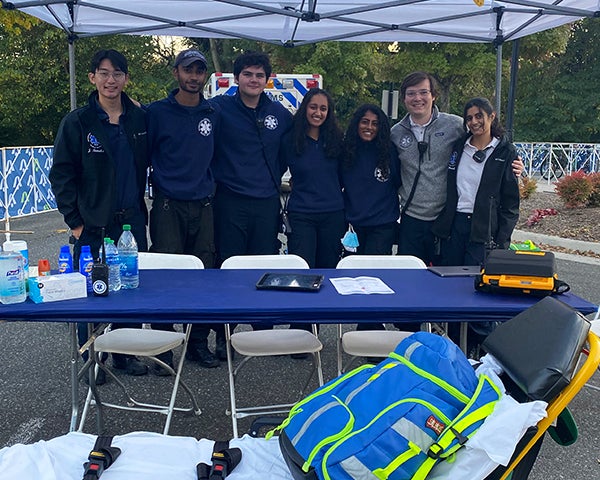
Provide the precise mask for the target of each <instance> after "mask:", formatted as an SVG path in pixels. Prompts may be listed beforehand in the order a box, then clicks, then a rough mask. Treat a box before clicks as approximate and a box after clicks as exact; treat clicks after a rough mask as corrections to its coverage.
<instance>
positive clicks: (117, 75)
mask: <svg viewBox="0 0 600 480" xmlns="http://www.w3.org/2000/svg"><path fill="white" fill-rule="evenodd" d="M96 75H97V76H98V77H99V78H100V79H101V80H108V79H109V78H110V77H112V78H114V79H115V82H121V81H123V80H124V79H125V75H126V73H124V72H121V71H119V70H116V71H114V72H109V71H108V70H96Z"/></svg>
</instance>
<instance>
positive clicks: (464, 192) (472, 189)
mask: <svg viewBox="0 0 600 480" xmlns="http://www.w3.org/2000/svg"><path fill="white" fill-rule="evenodd" d="M471 138H472V137H469V139H468V140H467V141H466V143H465V148H464V149H463V153H462V156H461V157H460V163H459V164H458V170H457V172H456V190H457V192H458V204H457V205H456V211H457V212H462V213H473V208H474V206H475V197H476V195H477V190H478V189H479V184H480V183H481V175H482V174H483V167H484V166H485V164H486V162H487V159H488V158H489V157H490V155H491V154H492V152H493V151H494V148H496V145H498V144H499V143H500V139H498V138H495V137H494V138H492V141H491V142H490V143H488V144H487V146H486V147H485V148H484V149H483V150H484V151H485V160H484V161H483V162H481V163H477V162H476V161H475V160H474V159H473V155H474V154H475V152H477V151H478V150H479V149H478V148H476V147H474V146H473V145H472V144H471Z"/></svg>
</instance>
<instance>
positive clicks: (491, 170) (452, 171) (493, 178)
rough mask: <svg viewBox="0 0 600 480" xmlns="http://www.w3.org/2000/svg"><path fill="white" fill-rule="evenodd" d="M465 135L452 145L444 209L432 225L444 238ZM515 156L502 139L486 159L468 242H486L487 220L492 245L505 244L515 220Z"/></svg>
mask: <svg viewBox="0 0 600 480" xmlns="http://www.w3.org/2000/svg"><path fill="white" fill-rule="evenodd" d="M467 138H468V137H466V138H463V139H461V140H459V141H457V142H456V143H455V144H454V147H453V149H452V155H451V157H450V162H449V163H448V190H447V192H448V198H447V201H446V206H445V207H444V210H443V211H442V213H441V214H440V215H439V217H438V218H437V220H436V221H435V222H434V225H433V233H434V234H435V235H437V236H438V237H441V238H448V237H449V236H450V232H451V230H452V222H453V221H454V214H455V213H456V206H457V204H458V193H457V190H456V172H457V171H458V164H459V162H460V158H461V156H462V152H463V148H464V146H465V142H466V140H467ZM515 158H517V151H516V149H515V147H514V145H513V144H512V143H510V142H509V141H508V140H507V139H506V138H502V139H501V140H500V143H499V144H498V145H497V146H496V148H495V149H494V150H493V151H492V153H491V155H490V156H489V158H488V159H487V160H486V162H485V166H484V167H483V173H482V176H481V183H480V184H479V189H478V190H477V195H476V197H475V205H474V208H473V217H472V219H471V237H470V241H472V242H476V243H485V242H487V241H488V240H489V233H488V231H489V228H490V222H491V233H492V237H493V239H494V241H495V242H496V244H497V245H498V246H499V247H500V248H508V247H509V244H510V236H511V235H512V231H513V229H514V228H515V225H516V224H517V220H518V219H519V185H518V182H517V177H516V176H515V174H514V173H513V171H512V162H513V160H514V159H515ZM492 197H493V200H492ZM490 205H491V216H490Z"/></svg>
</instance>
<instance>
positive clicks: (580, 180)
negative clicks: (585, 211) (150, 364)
mask: <svg viewBox="0 0 600 480" xmlns="http://www.w3.org/2000/svg"><path fill="white" fill-rule="evenodd" d="M554 188H555V189H556V193H557V194H558V196H559V197H560V198H561V199H562V201H563V202H565V206H566V207H567V208H577V207H585V206H586V205H587V204H588V200H589V198H590V195H591V194H592V190H593V187H592V181H591V180H590V178H589V175H586V174H585V172H583V171H582V170H578V171H576V172H573V173H572V174H571V175H567V176H566V177H563V178H561V179H560V180H559V181H558V182H556V184H555V186H554Z"/></svg>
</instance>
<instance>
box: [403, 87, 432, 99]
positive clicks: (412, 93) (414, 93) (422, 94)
mask: <svg viewBox="0 0 600 480" xmlns="http://www.w3.org/2000/svg"><path fill="white" fill-rule="evenodd" d="M430 93H431V90H426V89H423V90H407V91H406V93H405V96H407V97H408V98H415V97H416V96H417V95H418V96H419V97H426V96H427V95H429V94H430Z"/></svg>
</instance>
